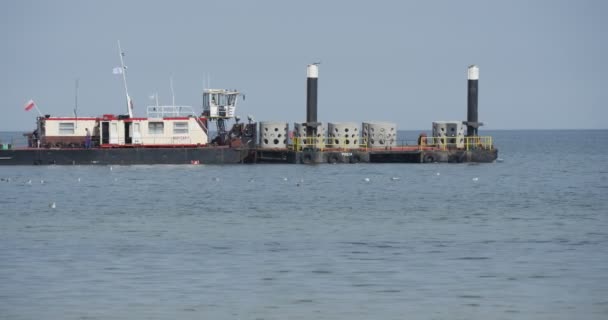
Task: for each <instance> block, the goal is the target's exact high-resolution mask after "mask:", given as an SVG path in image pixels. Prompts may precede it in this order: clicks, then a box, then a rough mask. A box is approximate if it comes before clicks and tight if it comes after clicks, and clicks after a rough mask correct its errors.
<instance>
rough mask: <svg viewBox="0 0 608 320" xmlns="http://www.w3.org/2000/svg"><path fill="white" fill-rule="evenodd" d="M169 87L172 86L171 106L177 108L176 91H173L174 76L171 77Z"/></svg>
mask: <svg viewBox="0 0 608 320" xmlns="http://www.w3.org/2000/svg"><path fill="white" fill-rule="evenodd" d="M169 85H170V86H171V105H172V106H175V91H173V75H170V76H169Z"/></svg>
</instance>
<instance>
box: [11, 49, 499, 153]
mask: <svg viewBox="0 0 608 320" xmlns="http://www.w3.org/2000/svg"><path fill="white" fill-rule="evenodd" d="M121 65H122V69H120V72H119V73H122V74H123V79H124V83H125V92H126V97H127V111H128V113H127V114H125V115H112V114H105V115H102V116H99V117H80V118H77V117H54V116H50V115H44V116H43V115H42V114H40V116H39V117H37V120H36V129H35V130H34V131H33V132H32V133H28V134H26V135H25V136H26V137H27V147H14V146H12V145H10V144H2V145H1V148H0V165H136V164H240V163H291V164H321V163H436V162H448V163H461V162H493V161H495V160H496V159H497V156H498V150H497V149H496V148H495V147H494V144H493V141H492V138H491V137H488V136H479V135H478V129H479V127H480V126H481V125H482V123H481V122H478V106H477V101H478V80H479V69H478V67H477V66H474V65H473V66H470V67H469V68H468V108H467V120H466V121H435V122H433V123H432V135H430V136H426V135H425V134H421V135H420V136H419V137H418V139H417V141H416V142H415V143H414V144H409V145H407V144H403V143H399V141H398V139H397V126H396V124H394V123H390V122H364V123H362V124H361V125H359V124H357V123H352V122H341V123H331V122H330V123H327V125H326V126H325V125H324V124H323V123H322V122H319V121H318V119H317V86H318V70H319V66H318V64H311V65H308V66H307V101H306V121H305V122H301V123H295V124H294V128H293V130H290V128H289V124H288V123H287V122H260V123H257V122H255V121H254V120H253V119H252V117H248V121H247V122H246V123H245V122H241V121H240V118H239V117H238V116H237V115H236V107H237V101H238V100H239V98H240V97H242V95H241V93H240V92H238V91H236V90H225V89H205V90H204V91H203V103H202V109H203V112H202V113H201V114H197V113H196V112H195V111H194V109H193V108H192V107H189V106H175V105H171V106H159V105H158V103H157V105H155V106H149V107H147V116H146V117H134V115H133V105H132V101H131V98H130V96H129V94H128V91H127V86H126V76H125V74H124V73H125V72H126V68H124V63H122V54H121ZM29 108H31V106H29ZM229 123H232V125H231V127H230V129H228V124H229ZM210 124H215V127H216V133H215V136H214V137H213V138H212V139H210V137H209V136H210V131H209V125H210ZM465 130H466V132H465Z"/></svg>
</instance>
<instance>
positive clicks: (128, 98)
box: [118, 40, 133, 118]
mask: <svg viewBox="0 0 608 320" xmlns="http://www.w3.org/2000/svg"><path fill="white" fill-rule="evenodd" d="M118 55H119V56H120V66H121V68H122V81H123V83H124V85H125V93H126V95H127V112H128V113H129V118H133V110H132V109H131V97H130V96H129V90H128V89H127V68H126V67H125V62H124V59H123V57H124V55H125V53H124V52H122V48H121V47H120V40H118Z"/></svg>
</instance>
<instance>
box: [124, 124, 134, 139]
mask: <svg viewBox="0 0 608 320" xmlns="http://www.w3.org/2000/svg"><path fill="white" fill-rule="evenodd" d="M132 124H133V123H132V122H125V144H131V143H133V139H132V137H133V132H131V125H132Z"/></svg>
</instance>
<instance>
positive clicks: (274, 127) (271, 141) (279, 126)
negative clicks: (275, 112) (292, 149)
mask: <svg viewBox="0 0 608 320" xmlns="http://www.w3.org/2000/svg"><path fill="white" fill-rule="evenodd" d="M288 135H289V125H288V124H287V122H270V121H266V122H260V144H259V145H260V148H262V149H284V148H287V137H288Z"/></svg>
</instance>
